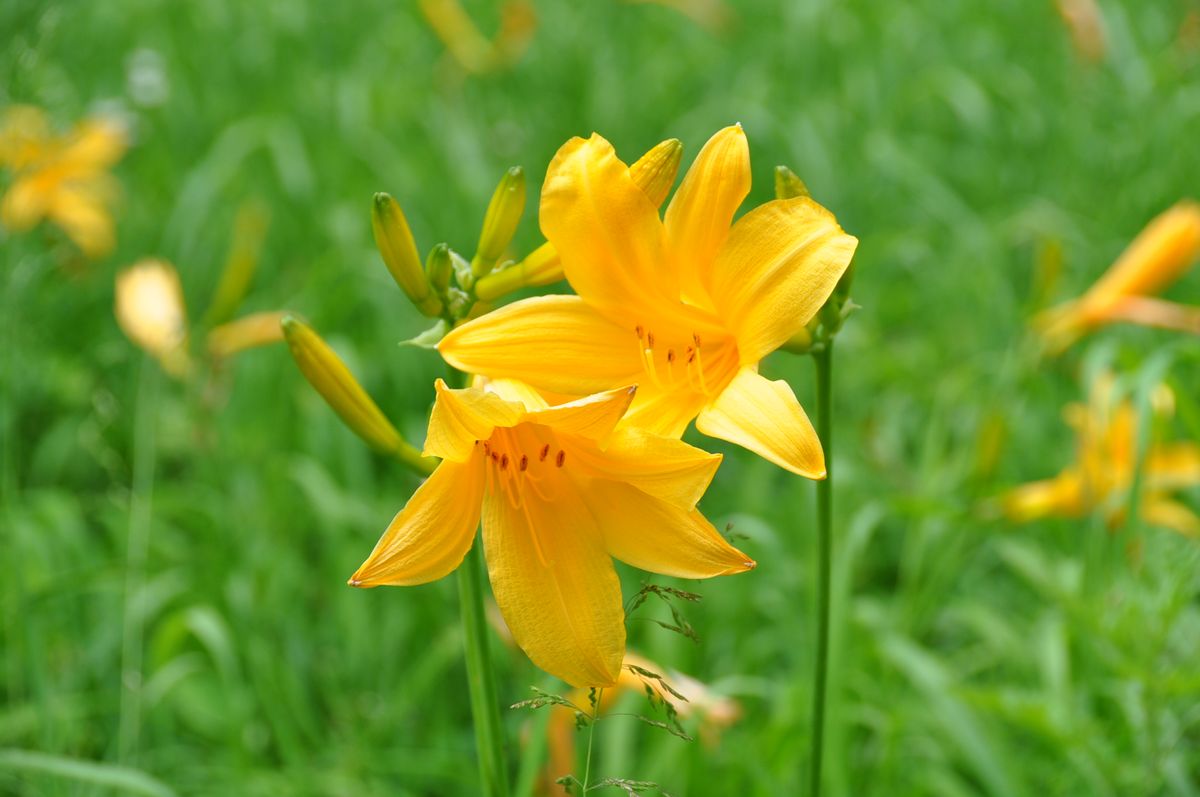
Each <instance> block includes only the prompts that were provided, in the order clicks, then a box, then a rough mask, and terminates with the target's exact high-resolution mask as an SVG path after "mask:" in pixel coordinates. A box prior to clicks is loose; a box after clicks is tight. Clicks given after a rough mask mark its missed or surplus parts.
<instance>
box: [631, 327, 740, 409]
mask: <svg viewBox="0 0 1200 797" xmlns="http://www.w3.org/2000/svg"><path fill="white" fill-rule="evenodd" d="M633 334H634V338H635V341H634V342H635V344H636V345H637V350H638V359H639V360H640V362H641V364H642V371H643V373H645V374H646V376H647V379H648V381H649V383H650V384H652V385H653V386H655V387H656V388H660V389H663V390H679V389H681V388H683V387H685V386H686V388H687V389H689V390H690V391H691V392H693V393H699V394H701V395H703V396H713V395H716V394H717V393H720V392H721V390H723V389H724V388H725V386H726V385H728V384H729V382H730V380H732V379H733V376H734V374H735V373H736V372H737V366H738V354H737V343H736V342H735V341H734V339H733V338H732V337H731V336H729V335H725V334H714V333H713V332H712V331H710V330H705V331H704V332H703V333H701V332H699V331H696V330H680V329H667V330H661V329H660V330H655V329H652V328H650V327H649V326H648V325H645V324H636V325H635V326H634V328H633Z"/></svg>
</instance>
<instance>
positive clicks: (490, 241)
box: [471, 166, 525, 277]
mask: <svg viewBox="0 0 1200 797" xmlns="http://www.w3.org/2000/svg"><path fill="white" fill-rule="evenodd" d="M524 212H525V172H524V170H522V169H521V167H520V166H514V167H512V168H511V169H509V170H508V171H507V172H505V174H504V177H503V178H502V179H501V180H500V184H499V185H497V186H496V192H495V193H494V194H492V201H491V202H490V203H488V209H487V215H485V216H484V217H483V229H482V230H481V231H480V233H479V246H478V247H477V248H476V252H475V258H474V259H473V260H472V261H471V271H472V272H474V274H475V276H476V277H482V276H483V275H484V274H487V273H488V272H489V271H491V270H492V269H493V268H495V266H496V262H497V261H499V260H500V258H501V257H502V256H503V255H504V250H505V248H507V247H508V244H509V242H510V241H512V237H513V235H514V234H515V233H516V231H517V225H518V224H519V223H520V222H521V214H522V213H524Z"/></svg>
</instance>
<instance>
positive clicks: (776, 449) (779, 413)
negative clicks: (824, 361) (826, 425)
mask: <svg viewBox="0 0 1200 797" xmlns="http://www.w3.org/2000/svg"><path fill="white" fill-rule="evenodd" d="M696 428H697V429H699V430H700V431H701V432H703V433H704V434H706V435H709V436H710V437H717V438H720V439H721V440H728V441H729V442H731V443H737V444H738V445H739V446H743V447H745V448H748V449H750V450H751V451H753V452H754V453H756V454H758V455H759V456H761V457H762V458H764V459H767V460H770V461H771V462H774V463H775V464H776V465H779V466H780V467H781V468H786V469H787V470H790V471H791V472H792V473H796V474H799V475H801V476H805V477H807V478H809V479H823V478H825V456H824V454H823V453H822V451H821V441H820V439H818V438H817V433H816V431H815V430H814V429H813V427H812V424H811V423H809V421H808V416H807V415H805V414H804V410H803V409H802V408H801V407H800V402H798V401H797V400H796V394H795V393H793V392H792V389H791V387H789V386H788V383H787V382H784V381H782V380H780V381H778V382H772V381H770V380H768V379H767V378H766V377H763V376H761V375H759V374H758V373H756V372H755V371H754V370H753V369H752V368H743V369H742V370H740V371H738V375H737V376H735V377H734V378H733V381H732V382H730V383H729V387H727V388H725V390H724V391H722V392H721V395H719V396H717V400H716V401H715V402H713V403H712V404H711V405H709V406H708V407H706V408H705V409H704V410H703V411H701V413H700V415H699V416H697V418H696Z"/></svg>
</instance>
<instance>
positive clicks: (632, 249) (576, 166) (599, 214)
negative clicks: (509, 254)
mask: <svg viewBox="0 0 1200 797" xmlns="http://www.w3.org/2000/svg"><path fill="white" fill-rule="evenodd" d="M540 213H541V215H540V218H541V225H542V232H543V233H545V235H546V238H548V239H549V241H550V243H551V244H553V245H554V248H555V249H556V250H558V254H559V256H560V257H561V258H562V264H563V272H564V273H565V274H566V276H567V280H568V281H569V282H570V283H571V287H572V288H574V289H575V292H576V293H577V294H579V296H581V297H582V298H583V300H584V301H585V302H587V303H588V304H590V305H591V306H592V307H595V308H596V309H597V310H599V311H601V312H602V313H604V314H605V315H608V316H610V317H613V318H618V319H620V318H632V319H637V318H648V317H652V316H653V314H654V313H656V312H657V311H658V310H657V308H659V307H660V306H661V305H662V304H663V303H664V302H666V301H668V300H673V299H676V298H677V297H678V289H677V286H675V285H674V284H673V279H672V274H671V269H670V265H669V263H668V262H667V256H666V249H665V240H664V238H665V236H664V233H663V226H662V222H661V221H660V220H659V218H658V211H657V210H656V208H655V206H654V205H653V204H652V203H651V201H650V199H649V198H648V197H647V196H646V194H645V192H644V191H642V189H640V188H638V186H637V184H636V183H635V182H634V181H633V179H632V178H631V177H630V175H629V168H628V167H627V166H626V165H625V164H624V163H622V162H621V161H620V159H618V158H617V154H616V152H615V151H613V147H612V145H611V144H609V143H608V142H607V141H605V140H604V139H603V138H601V137H600V136H599V135H596V134H593V135H592V137H591V138H590V139H588V140H586V141H585V140H584V139H582V138H573V139H571V140H570V141H568V142H567V143H566V144H564V145H563V146H562V148H561V149H560V150H559V151H558V154H557V155H555V156H554V160H553V161H551V162H550V167H549V169H548V170H547V172H546V182H545V184H544V186H543V187H542V204H541V212H540Z"/></svg>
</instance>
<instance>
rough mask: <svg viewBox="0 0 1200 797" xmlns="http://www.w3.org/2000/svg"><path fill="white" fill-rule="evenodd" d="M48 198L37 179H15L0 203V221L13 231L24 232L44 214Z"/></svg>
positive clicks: (47, 206) (48, 201)
mask: <svg viewBox="0 0 1200 797" xmlns="http://www.w3.org/2000/svg"><path fill="white" fill-rule="evenodd" d="M50 199H51V197H50V196H49V195H48V194H47V193H46V191H45V190H43V188H42V186H41V184H40V182H39V181H38V180H35V179H33V178H32V177H25V178H20V179H17V180H15V181H14V182H13V184H12V187H11V188H9V189H8V193H7V194H5V195H4V200H3V202H2V203H0V222H3V223H4V226H5V227H7V228H8V229H10V230H12V231H13V232H24V231H25V230H28V229H30V228H32V227H33V226H34V225H35V224H37V223H38V222H39V221H41V220H42V218H43V217H44V216H45V215H46V211H47V209H48V208H49V207H50Z"/></svg>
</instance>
